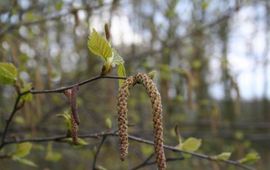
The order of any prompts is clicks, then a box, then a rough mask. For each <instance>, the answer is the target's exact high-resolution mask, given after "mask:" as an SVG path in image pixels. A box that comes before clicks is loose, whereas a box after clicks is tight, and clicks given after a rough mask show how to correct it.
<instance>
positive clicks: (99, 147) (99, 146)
mask: <svg viewBox="0 0 270 170" xmlns="http://www.w3.org/2000/svg"><path fill="white" fill-rule="evenodd" d="M106 138H107V136H103V137H102V139H101V142H100V144H99V145H98V147H97V151H96V153H95V156H94V160H93V166H92V169H93V170H95V169H96V163H97V158H98V155H99V153H100V150H101V147H102V145H103V144H104V142H105V140H106Z"/></svg>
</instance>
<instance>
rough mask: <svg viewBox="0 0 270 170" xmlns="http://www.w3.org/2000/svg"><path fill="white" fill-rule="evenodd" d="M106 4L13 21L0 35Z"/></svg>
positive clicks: (0, 31)
mask: <svg viewBox="0 0 270 170" xmlns="http://www.w3.org/2000/svg"><path fill="white" fill-rule="evenodd" d="M107 5H110V3H107V4H102V5H95V6H92V7H91V6H83V7H80V8H71V9H69V10H68V11H67V12H62V13H57V14H55V15H52V16H47V17H45V18H42V19H39V20H35V21H25V22H24V21H23V22H19V23H15V24H11V25H8V26H7V27H5V28H4V29H2V30H0V37H1V36H2V35H4V34H5V33H8V32H10V31H13V30H14V29H16V28H18V27H20V26H31V25H36V24H40V23H44V22H47V21H53V20H58V19H60V18H62V17H65V16H67V15H69V14H72V13H74V12H76V11H79V10H93V9H99V8H102V7H105V6H107Z"/></svg>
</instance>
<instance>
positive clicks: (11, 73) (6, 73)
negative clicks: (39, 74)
mask: <svg viewBox="0 0 270 170" xmlns="http://www.w3.org/2000/svg"><path fill="white" fill-rule="evenodd" d="M17 75H18V72H17V68H16V67H15V66H14V65H13V64H11V63H3V62H2V63H0V84H13V83H15V81H16V80H17Z"/></svg>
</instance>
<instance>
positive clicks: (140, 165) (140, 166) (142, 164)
mask: <svg viewBox="0 0 270 170" xmlns="http://www.w3.org/2000/svg"><path fill="white" fill-rule="evenodd" d="M154 155H155V153H152V154H151V155H149V156H148V157H147V158H146V159H145V160H144V161H143V162H142V163H141V164H139V165H137V166H135V167H134V168H131V170H136V169H140V168H142V167H144V166H145V165H146V164H147V163H148V161H149V160H150V159H152V158H153V156H154Z"/></svg>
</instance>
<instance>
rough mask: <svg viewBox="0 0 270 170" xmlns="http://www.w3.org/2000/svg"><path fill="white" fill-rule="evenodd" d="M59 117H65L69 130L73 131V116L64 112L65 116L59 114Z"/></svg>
mask: <svg viewBox="0 0 270 170" xmlns="http://www.w3.org/2000/svg"><path fill="white" fill-rule="evenodd" d="M56 116H58V117H63V118H64V120H65V123H66V126H67V129H68V130H70V129H71V116H70V114H69V113H68V112H64V113H63V114H57V115H56Z"/></svg>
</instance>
